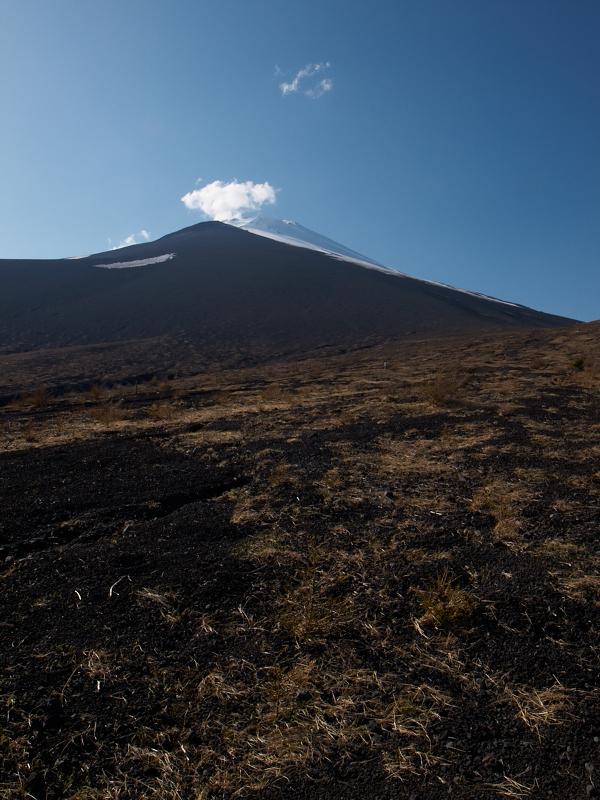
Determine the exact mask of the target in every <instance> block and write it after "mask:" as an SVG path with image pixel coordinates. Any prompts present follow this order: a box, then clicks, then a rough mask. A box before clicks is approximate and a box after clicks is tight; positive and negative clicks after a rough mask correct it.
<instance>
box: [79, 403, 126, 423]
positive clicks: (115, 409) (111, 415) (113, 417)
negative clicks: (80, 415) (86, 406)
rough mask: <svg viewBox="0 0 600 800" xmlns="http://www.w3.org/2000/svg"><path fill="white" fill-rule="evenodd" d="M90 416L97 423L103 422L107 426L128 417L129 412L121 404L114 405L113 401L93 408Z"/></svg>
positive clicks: (89, 412)
mask: <svg viewBox="0 0 600 800" xmlns="http://www.w3.org/2000/svg"><path fill="white" fill-rule="evenodd" d="M88 414H89V416H90V417H91V418H92V419H94V420H96V422H103V423H104V424H105V425H108V424H110V423H111V422H118V421H120V420H123V419H126V417H127V412H126V410H125V409H124V408H123V407H122V406H121V403H120V402H118V403H113V402H111V401H108V402H106V403H102V404H100V405H98V406H95V407H94V408H91V409H90V410H89V411H88Z"/></svg>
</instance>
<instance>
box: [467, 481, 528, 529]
mask: <svg viewBox="0 0 600 800" xmlns="http://www.w3.org/2000/svg"><path fill="white" fill-rule="evenodd" d="M517 495H518V490H515V489H514V487H511V486H506V485H503V484H500V483H494V484H490V485H489V486H485V487H483V488H482V489H479V490H478V491H477V492H475V494H474V495H473V498H472V500H471V507H472V508H473V510H474V511H483V512H484V513H487V514H491V515H492V516H493V517H494V519H495V521H496V524H495V526H494V531H493V538H494V540H495V541H513V542H518V541H520V540H521V539H522V534H521V521H520V519H519V515H518V503H519V500H518V498H517Z"/></svg>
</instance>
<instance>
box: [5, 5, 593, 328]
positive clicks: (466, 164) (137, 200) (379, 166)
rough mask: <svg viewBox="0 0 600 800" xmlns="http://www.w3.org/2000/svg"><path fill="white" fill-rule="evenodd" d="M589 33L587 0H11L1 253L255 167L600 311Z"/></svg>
mask: <svg viewBox="0 0 600 800" xmlns="http://www.w3.org/2000/svg"><path fill="white" fill-rule="evenodd" d="M599 42H600V2H599V1H598V0H564V1H563V0H560V1H559V2H555V1H553V0H376V1H375V2H365V0H318V2H317V1H316V0H315V1H313V0H293V1H292V0H1V2H0V76H1V77H0V257H2V258H57V257H63V256H76V255H84V254H88V253H93V252H99V251H102V250H106V249H108V248H109V247H111V246H114V245H117V244H119V243H120V242H123V241H125V240H126V239H127V238H128V237H130V236H134V237H135V238H136V240H137V241H142V240H143V238H142V234H141V232H142V231H146V232H147V233H148V235H149V236H150V238H151V239H155V238H158V237H159V236H162V235H164V234H166V233H170V232H172V231H174V230H177V229H179V228H182V227H185V226H187V225H191V224H194V223H196V222H200V221H202V219H205V217H203V215H202V213H201V212H200V211H197V210H196V211H194V210H190V209H188V208H186V206H185V205H184V204H183V203H182V202H181V198H182V196H183V195H185V194H187V193H189V192H193V191H194V190H198V189H201V188H202V187H203V186H204V185H206V184H209V183H212V182H214V181H222V182H225V183H229V182H231V181H234V180H235V181H239V182H246V181H251V182H253V183H268V184H270V186H272V187H274V188H275V189H277V193H276V202H275V204H274V205H265V206H264V207H263V209H262V213H263V214H268V215H271V216H274V217H277V218H280V219H282V218H285V219H292V220H295V221H296V222H299V223H301V224H302V225H304V226H306V227H308V228H311V229H313V230H316V231H318V232H319V233H322V234H324V235H326V236H328V237H330V238H332V239H335V240H337V241H339V242H341V243H343V244H345V245H346V246H347V247H350V248H352V249H354V250H357V251H359V252H362V253H364V254H365V255H367V256H369V257H370V258H373V259H376V260H378V261H380V262H382V263H384V264H387V265H388V266H391V267H394V268H397V269H400V270H402V271H403V272H408V273H410V274H412V275H415V276H417V277H421V278H427V279H430V280H436V281H442V282H444V283H449V284H451V285H454V286H458V287H461V288H466V289H471V290H473V291H480V292H484V293H486V294H491V295H494V296H496V297H500V298H502V299H505V300H511V301H514V302H519V303H523V304H526V305H529V306H532V307H534V308H537V309H540V310H543V311H548V312H553V313H557V314H563V315H566V316H572V317H576V318H579V319H584V320H591V319H597V318H600V258H599V256H600V213H599V211H600V157H599V149H600V85H599V84H600V80H599V75H600V72H599V67H600V44H599ZM309 64H310V65H313V71H314V65H316V64H329V67H322V68H321V69H320V70H319V71H318V72H316V73H315V74H314V75H312V76H308V77H306V78H304V79H303V80H301V81H299V82H298V84H297V91H288V92H287V93H286V94H285V95H284V94H283V92H282V90H281V84H282V83H293V80H294V77H295V76H296V75H297V74H298V72H299V71H300V70H302V69H303V68H305V67H307V65H309ZM277 68H278V70H277ZM321 80H326V81H327V82H328V83H327V87H326V90H323V87H321V90H320V91H315V92H314V95H319V94H321V96H308V95H307V94H306V91H310V90H312V89H315V90H318V88H319V87H318V84H319V82H320V81H321ZM321 92H322V93H321ZM198 179H201V180H200V182H197V181H198Z"/></svg>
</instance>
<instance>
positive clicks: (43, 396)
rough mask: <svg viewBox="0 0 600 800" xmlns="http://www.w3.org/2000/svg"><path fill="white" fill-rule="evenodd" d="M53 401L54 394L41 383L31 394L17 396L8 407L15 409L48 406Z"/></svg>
mask: <svg viewBox="0 0 600 800" xmlns="http://www.w3.org/2000/svg"><path fill="white" fill-rule="evenodd" d="M51 402H52V395H51V394H50V392H49V391H48V389H47V388H46V387H45V386H44V385H43V384H41V385H40V386H38V387H37V388H36V389H34V391H33V392H31V394H28V395H25V396H21V397H17V398H15V399H14V400H13V401H12V402H11V403H10V404H9V406H8V407H9V408H10V409H13V410H15V411H18V410H20V409H22V408H46V407H47V406H49V405H50V403H51Z"/></svg>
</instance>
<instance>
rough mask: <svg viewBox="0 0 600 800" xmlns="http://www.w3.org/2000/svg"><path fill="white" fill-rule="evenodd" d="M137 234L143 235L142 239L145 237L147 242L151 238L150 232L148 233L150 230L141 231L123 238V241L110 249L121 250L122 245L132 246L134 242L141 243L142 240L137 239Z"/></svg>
mask: <svg viewBox="0 0 600 800" xmlns="http://www.w3.org/2000/svg"><path fill="white" fill-rule="evenodd" d="M137 236H141V237H142V239H144V240H145V241H146V242H147V241H148V239H149V238H150V234H149V233H148V231H140V232H139V233H132V234H131V236H128V237H127V238H126V239H123V241H122V242H119V244H117V245H115V246H114V247H111V248H110V249H111V250H120V249H121V247H130V246H131V245H132V244H141V242H138V241H137V238H136V237H137ZM108 241H109V242H110V239H109V240H108Z"/></svg>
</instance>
